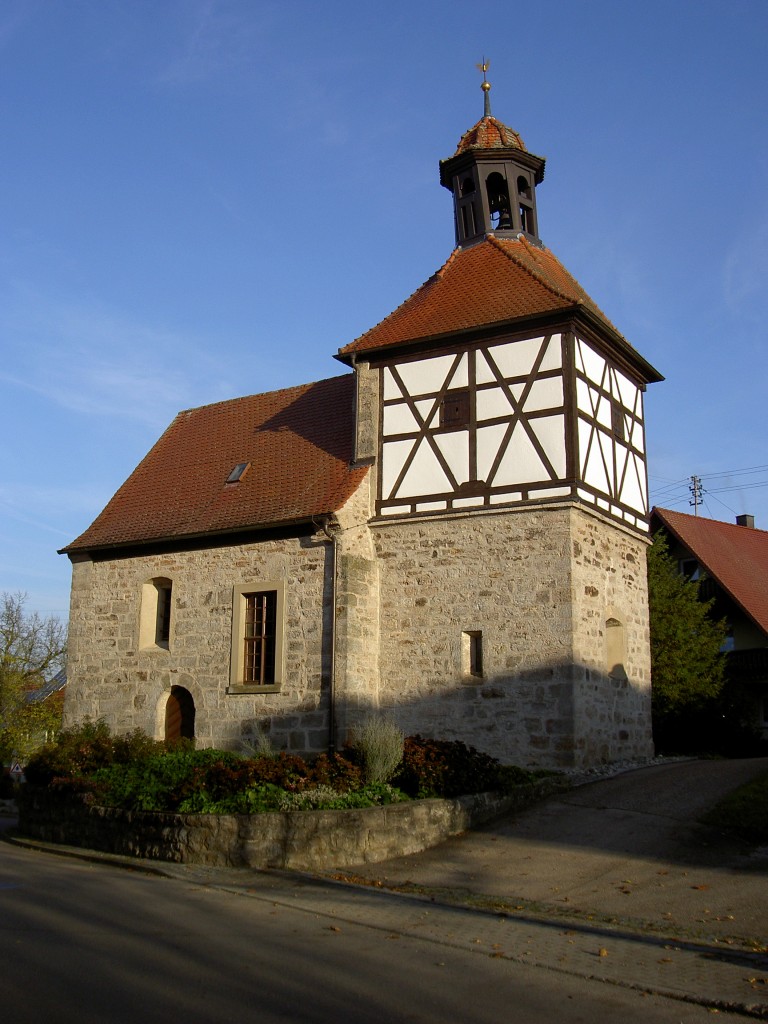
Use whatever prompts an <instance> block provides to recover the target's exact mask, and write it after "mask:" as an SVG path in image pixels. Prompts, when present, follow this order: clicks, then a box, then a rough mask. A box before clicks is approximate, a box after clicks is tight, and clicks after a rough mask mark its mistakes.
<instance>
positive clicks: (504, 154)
mask: <svg viewBox="0 0 768 1024" xmlns="http://www.w3.org/2000/svg"><path fill="white" fill-rule="evenodd" d="M489 88H490V86H489V85H488V83H487V82H486V81H484V82H483V89H484V97H485V110H484V114H483V117H482V118H481V119H480V120H479V121H478V122H477V124H476V125H474V127H472V128H470V130H469V131H468V132H466V133H465V134H464V135H463V136H462V137H461V139H460V141H459V144H458V146H457V148H456V151H455V152H454V154H453V155H452V156H451V157H450V158H448V159H446V160H442V161H441V162H440V183H441V184H442V185H443V186H444V187H445V188H447V189H448V190H449V191H450V192H451V194H452V196H453V211H454V228H455V248H454V249H453V251H452V252H451V253H450V255H449V256H448V259H447V260H446V262H445V263H444V264H443V266H442V267H440V269H439V270H437V272H436V273H434V274H433V275H432V276H431V277H430V278H429V279H428V280H427V281H426V282H425V283H424V284H423V285H422V286H421V287H420V288H418V289H417V291H415V292H414V293H413V294H412V295H411V296H410V297H409V298H407V299H406V300H405V301H404V302H403V303H402V305H400V306H399V307H398V308H397V309H396V310H395V311H394V312H393V313H391V314H390V315H389V316H388V317H386V319H384V320H383V321H382V322H381V323H379V324H377V325H376V326H374V327H372V328H371V329H370V330H369V331H368V332H367V333H365V334H363V335H362V336H361V337H359V338H357V339H356V340H354V341H351V342H350V343H349V344H347V345H346V346H345V347H343V348H341V349H340V351H339V352H338V353H337V354H336V358H337V359H338V360H339V361H340V363H341V364H342V367H343V370H344V372H342V373H340V374H339V375H337V376H332V377H329V379H327V380H322V381H318V382H315V383H310V384H304V385H300V386H297V387H293V388H289V389H286V390H281V391H275V392H269V393H266V394H258V395H251V396H249V397H245V398H239V399H234V400H232V401H225V402H218V403H216V404H213V405H207V406H203V407H200V408H196V409H188V410H185V411H183V412H181V413H179V414H178V416H177V417H176V418H175V419H174V421H173V422H172V423H171V424H170V426H169V427H168V429H167V430H166V431H165V433H164V434H163V435H162V437H161V438H160V439H159V441H158V442H157V443H156V444H155V446H154V447H153V448H152V450H151V451H150V452H149V454H148V455H147V456H146V458H145V459H144V460H143V461H142V462H141V463H140V465H139V466H138V467H137V469H136V470H135V471H134V472H133V473H132V474H131V476H130V477H129V478H128V480H127V481H126V482H125V483H124V484H123V486H122V487H121V488H120V489H119V490H118V492H117V493H116V494H115V496H114V497H113V498H112V499H111V501H110V502H109V503H108V505H107V506H106V508H105V509H104V510H103V512H101V514H100V515H99V516H98V517H97V518H96V520H95V521H94V522H93V523H92V524H91V526H89V527H88V529H87V530H86V531H85V532H84V533H83V534H82V535H81V536H79V537H78V538H77V539H76V540H74V541H73V542H72V543H71V544H69V545H68V546H67V547H66V548H64V549H63V550H64V552H65V553H66V554H67V555H68V556H69V558H70V560H71V562H72V570H73V578H72V597H71V611H70V634H69V661H68V670H67V677H68V686H67V697H66V706H65V724H67V725H71V724H73V723H75V722H78V721H80V720H82V719H83V718H85V717H86V716H89V717H91V718H104V719H105V720H106V721H107V722H108V723H109V724H110V725H111V727H112V728H113V729H114V730H116V731H128V730H131V729H134V728H142V729H144V730H145V731H147V732H148V733H150V734H151V735H153V736H155V737H156V738H158V739H162V738H174V737H178V736H188V737H194V738H195V740H196V742H197V743H198V745H200V746H218V747H223V748H230V749H238V748H241V747H243V746H244V745H247V744H254V743H255V742H256V740H257V738H258V737H259V736H260V735H266V736H268V737H269V739H270V741H271V743H272V745H273V747H274V748H276V749H287V750H290V751H294V752H297V753H302V754H308V753H312V752H320V751H323V750H329V749H339V748H341V746H342V745H343V743H344V742H345V740H347V739H348V738H349V736H350V734H351V732H352V731H353V730H354V727H355V724H356V723H357V722H359V721H360V720H362V719H364V718H365V717H367V716H369V715H371V714H384V715H387V716H389V717H391V718H393V719H395V720H396V721H397V722H398V724H399V725H400V726H401V727H402V729H403V730H404V731H405V732H406V734H413V733H421V734H422V735H426V736H432V737H435V738H440V739H460V740H464V741H465V742H467V743H470V744H472V745H473V746H475V747H477V748H478V749H480V750H483V751H486V752H487V753H490V754H492V755H494V756H496V757H498V758H500V759H502V760H503V761H505V762H508V763H517V764H520V765H542V766H549V767H571V766H574V767H578V766H588V765H592V764H595V763H601V762H611V761H616V760H620V759H625V758H643V757H647V756H650V755H651V754H652V751H653V745H652V737H651V711H650V686H651V679H650V654H649V637H648V601H647V584H646V547H647V544H648V525H647V523H648V511H649V510H648V491H647V474H646V456H645V427H644V419H643V395H644V392H645V388H646V385H647V384H648V383H652V382H656V381H659V380H661V379H662V378H661V376H660V375H659V373H658V372H657V371H656V370H655V369H654V368H653V367H652V366H651V365H650V364H649V363H648V362H646V360H645V359H643V357H642V356H641V355H639V353H638V352H636V351H635V350H634V349H633V348H632V347H631V346H630V345H629V343H628V342H627V341H626V340H625V339H624V338H623V337H622V335H621V334H619V332H618V331H617V330H616V328H615V327H614V326H613V325H612V324H611V323H610V322H609V321H608V320H607V319H606V317H605V316H604V314H603V313H602V312H601V311H600V309H599V308H598V307H597V306H596V305H595V303H594V302H593V301H592V300H591V299H590V297H589V296H588V295H587V294H586V292H585V291H584V289H583V288H582V287H581V286H580V285H579V284H578V283H577V282H576V281H575V280H574V278H573V277H571V275H570V274H569V273H568V271H567V270H566V269H565V268H564V266H563V265H562V264H561V263H560V262H559V260H558V259H557V258H556V257H555V255H554V254H553V253H552V252H551V251H550V250H549V249H547V248H546V247H545V245H544V244H543V242H542V241H541V238H540V235H539V218H538V211H537V205H536V190H537V188H538V186H540V185H541V182H542V180H543V177H544V159H543V158H542V157H539V156H535V155H534V154H533V153H531V152H529V151H528V149H527V148H526V146H525V145H524V144H523V141H522V139H521V138H520V136H519V135H518V134H517V132H515V131H513V130H512V129H511V128H509V127H507V126H506V125H505V124H503V123H502V122H501V121H499V120H497V119H496V118H495V117H494V116H493V115H492V114H491V109H490V103H489V92H488V90H489Z"/></svg>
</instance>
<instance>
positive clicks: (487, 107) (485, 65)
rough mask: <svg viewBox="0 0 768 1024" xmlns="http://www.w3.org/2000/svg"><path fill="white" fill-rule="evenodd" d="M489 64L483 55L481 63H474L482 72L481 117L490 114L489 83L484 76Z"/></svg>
mask: <svg viewBox="0 0 768 1024" xmlns="http://www.w3.org/2000/svg"><path fill="white" fill-rule="evenodd" d="M490 66H491V62H490V61H489V60H486V59H485V57H483V63H482V64H476V65H475V67H476V68H477V70H478V71H482V72H483V84H482V85H481V86H480V88H481V89H482V90H483V100H484V101H483V117H490V116H491V83H490V82H489V81H488V79H487V78H486V77H485V75H486V72H487V71H488V68H489V67H490Z"/></svg>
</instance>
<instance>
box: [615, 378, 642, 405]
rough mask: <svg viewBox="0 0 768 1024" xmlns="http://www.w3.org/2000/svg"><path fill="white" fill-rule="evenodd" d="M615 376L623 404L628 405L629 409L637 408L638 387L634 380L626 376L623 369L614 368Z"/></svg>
mask: <svg viewBox="0 0 768 1024" xmlns="http://www.w3.org/2000/svg"><path fill="white" fill-rule="evenodd" d="M613 377H614V380H615V382H616V385H617V390H618V394H619V397H620V398H621V401H622V404H623V405H626V407H627V408H628V409H634V408H635V402H636V400H637V391H638V389H637V387H636V386H635V385H634V384H633V383H632V381H631V380H630V379H629V378H628V377H625V376H624V374H623V373H622V372H621V370H614V371H613Z"/></svg>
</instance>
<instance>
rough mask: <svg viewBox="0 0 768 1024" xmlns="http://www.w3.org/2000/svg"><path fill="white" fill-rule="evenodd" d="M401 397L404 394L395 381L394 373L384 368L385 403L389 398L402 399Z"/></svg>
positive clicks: (386, 367)
mask: <svg viewBox="0 0 768 1024" xmlns="http://www.w3.org/2000/svg"><path fill="white" fill-rule="evenodd" d="M401 395H402V392H401V391H400V388H399V387H398V385H397V384H396V383H395V379H394V377H393V376H392V371H391V370H390V368H389V367H388V366H385V367H384V399H385V401H386V400H387V399H388V398H400V397H401Z"/></svg>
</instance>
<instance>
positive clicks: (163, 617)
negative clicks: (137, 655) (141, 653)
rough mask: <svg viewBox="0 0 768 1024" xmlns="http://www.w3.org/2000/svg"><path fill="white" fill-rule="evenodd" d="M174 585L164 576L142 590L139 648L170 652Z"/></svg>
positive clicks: (152, 581)
mask: <svg viewBox="0 0 768 1024" xmlns="http://www.w3.org/2000/svg"><path fill="white" fill-rule="evenodd" d="M172 593H173V584H172V582H171V581H170V580H169V579H166V577H164V576H158V577H156V578H155V579H153V580H149V581H148V582H147V583H145V584H144V585H143V587H142V588H141V620H140V624H139V646H140V647H142V648H148V647H149V648H152V647H160V648H162V649H164V650H168V647H169V645H170V641H171V595H172Z"/></svg>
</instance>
